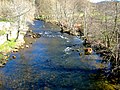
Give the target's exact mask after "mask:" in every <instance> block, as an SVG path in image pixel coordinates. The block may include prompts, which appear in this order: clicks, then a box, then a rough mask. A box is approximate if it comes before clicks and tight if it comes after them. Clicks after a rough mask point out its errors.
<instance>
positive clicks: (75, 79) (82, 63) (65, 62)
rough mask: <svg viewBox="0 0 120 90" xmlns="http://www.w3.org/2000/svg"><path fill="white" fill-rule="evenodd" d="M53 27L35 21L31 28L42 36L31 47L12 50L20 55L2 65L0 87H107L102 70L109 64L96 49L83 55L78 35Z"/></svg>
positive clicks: (32, 89)
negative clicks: (89, 53) (16, 50)
mask: <svg viewBox="0 0 120 90" xmlns="http://www.w3.org/2000/svg"><path fill="white" fill-rule="evenodd" d="M53 27H54V26H53ZM53 27H50V26H49V25H47V24H45V23H44V22H42V21H35V22H34V25H32V26H31V28H32V29H33V31H34V32H37V33H40V34H41V35H42V36H41V38H39V39H37V40H36V41H35V42H34V43H33V44H32V46H30V48H26V49H22V50H20V51H19V52H18V53H11V55H16V57H17V58H16V59H15V60H9V62H8V63H7V64H6V66H5V67H3V68H0V90H88V89H91V90H93V89H104V87H102V85H103V83H104V82H105V80H104V79H103V77H104V76H103V75H102V74H101V70H102V69H106V68H108V67H109V64H108V63H101V62H102V60H101V58H100V57H99V56H98V55H96V54H95V52H93V53H92V55H84V50H83V49H84V46H83V45H82V40H81V39H79V37H75V36H69V35H67V34H61V33H60V32H58V31H59V29H58V28H53ZM78 50H79V52H78Z"/></svg>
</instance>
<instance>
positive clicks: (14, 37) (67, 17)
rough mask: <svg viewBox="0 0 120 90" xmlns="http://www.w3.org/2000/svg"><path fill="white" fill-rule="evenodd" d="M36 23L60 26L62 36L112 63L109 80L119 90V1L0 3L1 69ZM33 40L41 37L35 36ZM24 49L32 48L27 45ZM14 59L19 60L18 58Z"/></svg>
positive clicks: (23, 0) (6, 0)
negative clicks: (79, 43)
mask: <svg viewBox="0 0 120 90" xmlns="http://www.w3.org/2000/svg"><path fill="white" fill-rule="evenodd" d="M35 20H39V21H43V22H45V23H49V24H50V25H54V26H57V27H58V28H59V32H61V33H67V34H68V35H70V36H75V37H79V38H80V39H81V40H83V45H84V47H85V48H84V49H88V48H90V49H92V50H93V51H94V52H95V53H96V54H98V55H100V57H101V58H102V59H103V62H104V63H108V62H110V65H111V68H110V70H108V72H109V73H108V74H107V75H106V77H107V78H108V81H110V83H112V84H114V85H116V84H117V85H118V90H119V89H120V86H119V84H120V1H119V0H118V1H117V0H109V1H107V0H105V1H101V2H98V3H93V2H90V1H89V0H0V39H1V43H0V59H1V60H0V66H3V64H6V63H5V62H6V59H8V58H9V57H10V56H9V55H8V54H7V56H6V52H7V53H9V52H11V51H12V50H13V51H15V50H16V46H18V47H19V46H23V43H25V41H24V37H25V35H26V34H27V33H28V32H32V31H31V30H30V27H29V26H30V25H33V24H34V21H35ZM43 27H44V25H43ZM33 31H34V30H33ZM32 33H33V32H32ZM32 37H33V38H34V37H35V38H38V37H40V36H39V34H36V33H33V36H32ZM30 43H32V42H30ZM20 44H21V45H20ZM25 47H26V48H29V46H28V45H25ZM51 47H52V46H51ZM12 48H13V49H12ZM17 51H18V50H17ZM78 51H79V50H78ZM89 54H91V52H89ZM12 58H13V59H16V56H12ZM4 59H5V60H4ZM1 63H2V64H1ZM0 74H1V73H0ZM0 76H1V75H0ZM0 80H1V79H0ZM0 86H1V82H0ZM45 90H49V89H45ZM65 90H66V89H65ZM70 90H71V89H70ZM75 90H77V89H75ZM105 90H109V89H105ZM110 90H111V89H110Z"/></svg>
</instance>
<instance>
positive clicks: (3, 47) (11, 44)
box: [0, 40, 16, 52]
mask: <svg viewBox="0 0 120 90" xmlns="http://www.w3.org/2000/svg"><path fill="white" fill-rule="evenodd" d="M15 45H16V42H14V40H11V41H6V42H5V43H4V44H2V45H0V52H8V51H10V50H11V49H12V48H14V47H15Z"/></svg>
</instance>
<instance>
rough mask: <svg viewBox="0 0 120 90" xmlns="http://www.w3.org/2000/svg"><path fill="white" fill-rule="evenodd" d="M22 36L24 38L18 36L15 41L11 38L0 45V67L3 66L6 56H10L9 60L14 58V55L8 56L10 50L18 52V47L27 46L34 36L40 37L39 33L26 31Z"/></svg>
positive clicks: (6, 59) (33, 39)
mask: <svg viewBox="0 0 120 90" xmlns="http://www.w3.org/2000/svg"><path fill="white" fill-rule="evenodd" d="M22 37H24V38H20V39H19V40H17V41H16V42H15V41H14V39H12V40H11V41H5V42H4V43H3V44H1V45H0V67H4V66H5V64H6V63H7V62H8V58H10V60H13V59H16V56H11V57H10V56H9V54H10V53H11V52H14V53H16V52H19V50H20V49H24V48H29V47H30V45H31V44H32V43H33V42H34V41H35V40H36V38H40V34H36V33H33V32H32V31H27V32H26V34H25V35H23V36H22Z"/></svg>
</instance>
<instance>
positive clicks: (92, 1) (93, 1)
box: [90, 0, 120, 3]
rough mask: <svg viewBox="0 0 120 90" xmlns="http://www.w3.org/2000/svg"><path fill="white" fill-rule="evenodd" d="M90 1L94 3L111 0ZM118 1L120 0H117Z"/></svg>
mask: <svg viewBox="0 0 120 90" xmlns="http://www.w3.org/2000/svg"><path fill="white" fill-rule="evenodd" d="M90 1H91V2H93V3H97V2H101V1H110V0H90ZM117 1H120V0H117Z"/></svg>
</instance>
